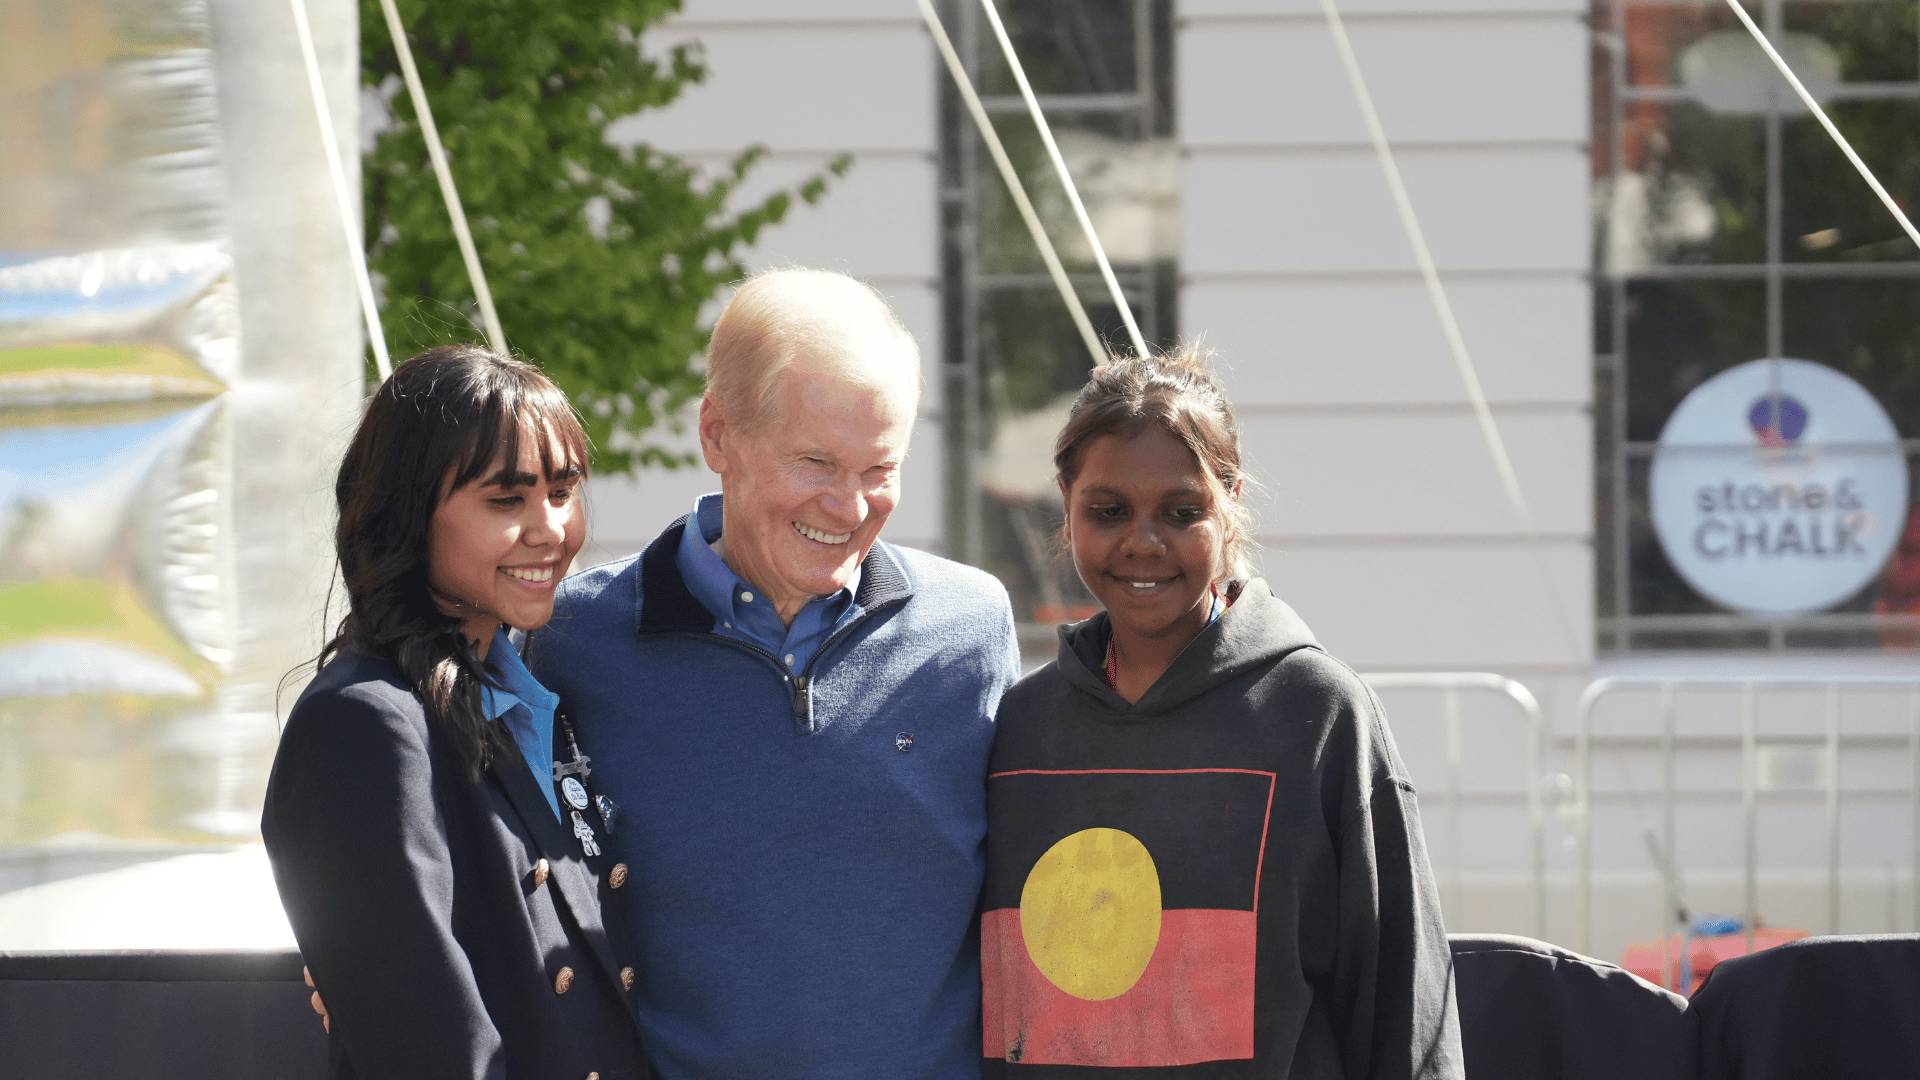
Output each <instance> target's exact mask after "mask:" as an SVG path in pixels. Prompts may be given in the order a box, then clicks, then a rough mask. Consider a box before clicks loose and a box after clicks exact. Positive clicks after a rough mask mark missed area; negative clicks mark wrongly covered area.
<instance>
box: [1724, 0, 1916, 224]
mask: <svg viewBox="0 0 1920 1080" xmlns="http://www.w3.org/2000/svg"><path fill="white" fill-rule="evenodd" d="M1727 6H1728V7H1730V8H1732V9H1733V13H1734V14H1735V15H1737V16H1739V18H1740V22H1741V23H1742V24H1743V25H1745V26H1746V28H1747V32H1748V33H1750V34H1752V35H1753V40H1754V41H1756V42H1758V43H1759V44H1760V48H1761V50H1762V51H1764V52H1765V53H1766V54H1767V58H1768V59H1769V60H1772V61H1773V66H1774V67H1776V68H1779V69H1780V74H1781V75H1783V76H1785V77H1786V80H1787V82H1788V83H1789V84H1791V85H1792V86H1793V92H1794V93H1796V94H1799V95H1800V100H1801V101H1804V102H1806V104H1807V108H1809V109H1812V110H1813V115H1814V117H1815V118H1816V119H1818V120H1819V121H1820V126H1821V127H1824V128H1826V129H1827V134H1829V135H1831V136H1833V141H1834V142H1836V143H1838V144H1839V146H1840V152H1841V153H1843V154H1845V155H1847V160H1848V161H1851V162H1853V167H1854V168H1855V169H1858V170H1859V171H1860V177H1861V179H1863V180H1865V181H1866V182H1867V186H1868V187H1870V188H1872V189H1873V193H1874V194H1875V195H1878V196H1880V202H1881V204H1882V205H1884V206H1885V207H1886V208H1887V210H1888V212H1889V213H1891V214H1893V216H1894V220H1896V221H1898V222H1899V223H1900V227H1901V228H1903V229H1905V230H1906V231H1907V239H1909V240H1912V241H1913V243H1914V246H1915V247H1920V230H1916V229H1915V228H1914V227H1913V222H1912V221H1910V220H1908V218H1907V213H1906V211H1904V210H1902V209H1900V204H1899V203H1897V202H1895V201H1894V200H1893V196H1891V195H1889V194H1887V189H1886V188H1884V187H1882V186H1880V181H1879V180H1878V179H1877V178H1876V177H1875V176H1874V175H1873V170H1872V169H1869V168H1867V163H1866V162H1864V161H1862V160H1860V155H1859V154H1856V153H1854V152H1853V144H1852V143H1849V142H1848V141H1847V137H1846V136H1845V135H1842V134H1840V129H1839V128H1838V127H1835V126H1834V123H1833V121H1832V119H1830V118H1829V117H1828V116H1827V110H1825V109H1823V108H1821V107H1820V103H1819V102H1817V101H1815V100H1813V95H1812V94H1810V93H1808V92H1807V88H1806V86H1805V85H1804V84H1802V83H1801V82H1800V77H1799V76H1798V75H1795V74H1794V73H1793V69H1792V68H1790V67H1788V66H1787V61H1786V59H1785V58H1784V57H1782V56H1781V55H1780V53H1779V51H1778V50H1776V49H1775V48H1774V47H1773V42H1771V41H1768V40H1767V35H1766V34H1765V33H1764V32H1763V31H1762V30H1761V29H1760V27H1759V24H1757V23H1755V22H1754V21H1753V16H1751V15H1749V14H1747V9H1746V8H1744V7H1741V6H1740V0H1727Z"/></svg>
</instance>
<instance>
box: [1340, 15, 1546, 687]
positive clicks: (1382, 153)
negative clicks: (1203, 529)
mask: <svg viewBox="0 0 1920 1080" xmlns="http://www.w3.org/2000/svg"><path fill="white" fill-rule="evenodd" d="M1320 11H1321V13H1322V14H1323V15H1325V16H1326V20H1327V27H1328V29H1330V30H1332V31H1333V43H1334V47H1335V48H1336V49H1337V50H1338V51H1339V53H1340V63H1341V65H1342V66H1343V67H1345V68H1346V72H1347V81H1348V82H1349V83H1350V84H1351V86H1352V89H1353V96H1354V100H1355V101H1356V102H1357V103H1358V104H1359V106H1360V118H1361V120H1362V121H1364V122H1365V124H1366V127H1367V135H1368V137H1369V138H1370V139H1371V140H1372V141H1373V152H1374V156H1375V157H1376V158H1378V159H1379V162H1380V172H1381V174H1382V175H1383V176H1384V177H1385V178H1386V181H1387V191H1388V193H1389V194H1390V195H1391V196H1392V197H1393V206H1394V209H1395V210H1396V211H1398V213H1399V215H1400V226H1401V228H1402V229H1403V230H1405V232H1406V236H1407V244H1408V246H1409V247H1411V248H1413V260H1414V262H1415V264H1416V265H1418V266H1419V268H1420V278H1421V280H1422V281H1424V282H1425V283H1426V287H1427V299H1428V300H1429V301H1431V302H1432V304H1433V311H1434V314H1435V315H1436V316H1437V317H1438V318H1439V320H1440V333H1441V336H1442V337H1444V338H1445V339H1446V343H1447V352H1448V353H1449V354H1450V355H1451V356H1452V357H1453V366H1454V370H1455V371H1456V372H1458V374H1459V376H1460V382H1461V383H1462V384H1463V385H1464V386H1465V387H1466V391H1467V400H1468V401H1469V402H1470V403H1471V404H1472V406H1473V416H1474V419H1475V420H1476V421H1477V422H1478V423H1479V425H1480V437H1481V440H1482V441H1484V442H1485V443H1486V446H1487V453H1488V455H1489V456H1491V457H1492V458H1493V470H1494V472H1495V473H1496V474H1497V475H1498V476H1499V479H1500V486H1501V488H1502V489H1503V490H1504V491H1505V492H1506V496H1507V504H1508V505H1509V506H1510V507H1512V509H1513V516H1514V517H1515V518H1516V519H1518V520H1519V523H1520V527H1521V530H1522V531H1523V532H1524V533H1525V535H1526V538H1527V547H1528V549H1529V550H1530V551H1531V552H1532V553H1533V556H1534V559H1535V561H1536V562H1537V563H1538V565H1539V569H1540V575H1541V578H1542V580H1543V583H1544V584H1545V586H1546V593H1547V601H1548V603H1549V604H1550V605H1551V606H1552V608H1553V614H1554V621H1555V623H1556V626H1557V628H1558V629H1559V631H1560V633H1561V635H1562V637H1563V638H1564V639H1565V643H1566V645H1567V647H1568V648H1569V649H1571V650H1573V652H1574V653H1575V655H1578V654H1579V653H1580V651H1581V650H1580V647H1579V636H1578V635H1577V634H1575V633H1574V631H1573V624H1572V620H1571V619H1570V617H1569V616H1568V614H1567V608H1566V605H1565V604H1564V603H1562V602H1561V599H1560V590H1559V588H1558V586H1556V585H1555V584H1554V580H1553V574H1552V572H1551V571H1550V570H1549V568H1548V567H1547V563H1546V557H1545V556H1544V555H1543V554H1542V553H1541V551H1540V544H1539V540H1540V534H1539V530H1538V529H1537V528H1536V527H1535V525H1534V521H1533V510H1532V509H1531V508H1530V507H1529V506H1528V505H1527V495H1526V492H1525V491H1524V490H1522V489H1521V487H1520V477H1519V475H1518V474H1517V473H1515V472H1514V468H1513V459H1512V457H1511V456H1509V455H1508V453H1507V444H1506V440H1505V439H1503V438H1501V437H1500V426H1499V425H1498V424H1496V423H1495V422H1494V419H1493V410H1492V409H1491V408H1490V407H1488V405H1487V394H1486V390H1485V389H1484V388H1483V387H1482V386H1481V384H1480V373H1479V371H1478V370H1477V369H1476V368H1475V367H1474V363H1473V356H1472V354H1470V353H1469V352H1468V351H1467V340H1466V337H1465V336H1464V335H1462V334H1461V333H1460V323H1459V321H1458V320H1457V319H1455V318H1454V314H1453V304H1452V302H1451V301H1449V300H1448V298H1447V290H1446V286H1445V285H1443V284H1442V283H1441V281H1440V271H1439V268H1438V267H1436V266H1435V265H1434V262H1433V253H1432V252H1431V251H1430V250H1428V248H1427V238H1426V233H1425V232H1424V231H1423V230H1422V229H1421V228H1420V219H1419V217H1418V216H1417V215H1415V213H1414V211H1413V200H1412V199H1410V198H1409V197H1408V196H1407V186H1406V184H1405V182H1404V181H1403V180H1402V179H1401V176H1400V166H1399V165H1398V164H1397V163H1396V162H1395V161H1394V157H1393V147H1392V146H1391V145H1389V144H1388V142H1387V132H1386V129H1385V128H1384V127H1382V126H1381V124H1380V114H1379V113H1378V112H1377V111H1376V110H1375V109H1374V107H1373V95H1372V94H1371V93H1369V92H1368V90H1367V81H1366V77H1365V76H1363V75H1362V74H1361V72H1360V61H1359V58H1358V57H1356V56H1355V55H1354V52H1353V43H1352V42H1351V41H1349V40H1348V39H1347V27H1346V24H1345V23H1344V22H1343V21H1342V20H1341V18H1340V10H1339V9H1338V8H1337V7H1335V6H1334V2H1333V0H1320Z"/></svg>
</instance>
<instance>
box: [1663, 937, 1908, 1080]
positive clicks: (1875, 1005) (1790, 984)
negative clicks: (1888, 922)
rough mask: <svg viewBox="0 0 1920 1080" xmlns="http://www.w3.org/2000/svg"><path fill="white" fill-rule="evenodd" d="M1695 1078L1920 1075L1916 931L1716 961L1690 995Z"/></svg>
mask: <svg viewBox="0 0 1920 1080" xmlns="http://www.w3.org/2000/svg"><path fill="white" fill-rule="evenodd" d="M1692 1016H1693V1020H1694V1023H1695V1024H1696V1025H1697V1027H1698V1029H1699V1040H1700V1073H1699V1075H1700V1077H1701V1080H1722V1078H1726V1080H1733V1078H1735V1077H1738V1078H1740V1080H1786V1078H1788V1077H1795V1078H1798V1077H1826V1076H1843V1077H1847V1078H1848V1080H1873V1078H1876V1077H1912V1076H1916V1075H1920V935H1911V934H1899V935H1886V936H1874V937H1819V938H1807V939H1805V940H1803V941H1794V942H1789V943H1788V944H1785V945H1781V946H1777V947H1775V948H1772V949H1768V950H1766V951H1765V952H1758V953H1755V954H1753V955H1752V956H1741V957H1736V958H1734V959H1731V960H1723V961H1721V962H1720V964H1718V965H1717V966H1716V967H1715V968H1714V969H1713V973H1712V974H1711V975H1709V976H1707V981H1706V983H1705V984H1704V985H1702V986H1701V987H1700V989H1699V990H1698V991H1697V992H1696V993H1695V994H1694V995H1693V1006H1692Z"/></svg>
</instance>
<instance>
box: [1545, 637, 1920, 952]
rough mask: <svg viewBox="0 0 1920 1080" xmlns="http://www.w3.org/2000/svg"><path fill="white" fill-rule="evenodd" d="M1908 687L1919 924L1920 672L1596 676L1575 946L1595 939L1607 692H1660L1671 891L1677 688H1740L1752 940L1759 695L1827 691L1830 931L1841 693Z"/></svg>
mask: <svg viewBox="0 0 1920 1080" xmlns="http://www.w3.org/2000/svg"><path fill="white" fill-rule="evenodd" d="M1900 688H1905V689H1906V691H1907V717H1908V729H1907V753H1908V756H1909V758H1910V768H1911V775H1912V777H1913V786H1912V787H1911V788H1910V790H1909V795H1908V802H1909V811H1910V814H1911V816H1912V819H1913V828H1914V831H1913V845H1914V846H1913V871H1914V917H1915V919H1916V925H1920V675H1910V676H1909V675H1884V676H1852V677H1841V678H1794V677H1754V678H1742V677H1725V678H1715V677H1671V678H1669V677H1609V678H1603V679H1597V680H1595V681H1594V682H1593V683H1591V684H1589V685H1588V686H1587V689H1586V691H1585V692H1584V693H1582V694H1581V695H1580V704H1579V705H1578V706H1577V708H1576V710H1575V729H1574V730H1575V743H1574V759H1575V760H1574V769H1575V778H1574V783H1575V784H1576V789H1575V800H1576V802H1575V805H1576V807H1577V809H1578V819H1577V820H1578V822H1579V828H1578V832H1577V835H1576V840H1575V843H1576V863H1575V865H1576V867H1577V874H1578V878H1577V881H1576V882H1575V888H1574V904H1575V908H1574V948H1575V949H1577V950H1579V951H1581V952H1585V951H1587V950H1588V949H1589V948H1590V947H1591V940H1590V932H1591V928H1592V902H1593V843H1592V840H1593V816H1592V812H1591V811H1592V805H1593V715H1594V709H1595V706H1597V705H1598V704H1599V702H1600V701H1601V699H1603V698H1605V697H1606V696H1607V695H1609V694H1612V693H1615V692H1617V691H1620V690H1627V689H1633V690H1649V689H1652V690H1658V691H1659V692H1660V698H1659V702H1660V714H1661V734H1660V758H1661V799H1662V822H1661V824H1662V828H1663V829H1664V837H1663V843H1664V845H1665V852H1664V853H1663V858H1662V859H1661V865H1660V874H1661V878H1662V882H1663V884H1664V886H1665V892H1664V896H1666V897H1672V896H1674V895H1675V894H1676V890H1677V889H1678V880H1677V872H1676V869H1675V867H1676V862H1677V857H1676V855H1675V840H1676V834H1677V822H1676V820H1675V816H1674V791H1675V782H1674V739H1675V729H1676V727H1677V724H1678V705H1677V701H1676V695H1677V694H1678V692H1679V691H1681V690H1716V691H1727V692H1738V693H1739V695H1740V811H1741V819H1742V822H1743V825H1742V832H1743V841H1744V855H1743V866H1744V881H1743V885H1744V889H1745V892H1744V906H1745V909H1746V910H1745V912H1744V918H1743V920H1742V921H1743V922H1744V923H1745V926H1746V935H1747V948H1748V949H1749V950H1751V949H1752V947H1753V934H1754V929H1755V927H1756V925H1757V922H1758V915H1759V907H1760V885H1759V841H1758V830H1757V829H1756V820H1757V818H1758V808H1759V780H1758V775H1757V772H1758V770H1757V765H1756V762H1757V760H1758V753H1757V744H1758V733H1759V714H1760V709H1759V698H1760V692H1761V691H1762V690H1763V689H1767V690H1780V689H1793V690H1824V691H1825V708H1824V713H1825V716H1824V719H1825V742H1824V745H1825V748H1826V755H1827V756H1826V762H1827V766H1826V769H1825V776H1824V777H1823V778H1822V784H1823V788H1824V794H1825V796H1826V826H1827V844H1826V847H1827V851H1826V855H1827V921H1828V926H1827V932H1828V933H1833V932H1835V931H1837V929H1838V920H1839V911H1840V756H1839V748H1840V727H1841V716H1840V695H1841V693H1842V692H1843V691H1846V690H1874V689H1881V690H1890V689H1900Z"/></svg>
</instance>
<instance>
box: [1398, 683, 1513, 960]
mask: <svg viewBox="0 0 1920 1080" xmlns="http://www.w3.org/2000/svg"><path fill="white" fill-rule="evenodd" d="M1360 677H1361V678H1362V679H1364V680H1366V682H1367V685H1369V686H1371V687H1373V688H1374V689H1375V690H1437V691H1439V692H1440V710H1441V717H1442V721H1443V724H1444V730H1445V739H1446V782H1445V785H1444V787H1443V788H1442V790H1441V801H1440V807H1441V815H1442V818H1443V820H1444V821H1445V822H1446V829H1447V848H1448V850H1447V863H1448V865H1447V869H1446V881H1447V884H1448V891H1449V893H1450V895H1451V897H1452V899H1453V900H1454V902H1458V899H1459V897H1460V850H1461V847H1460V758H1461V754H1460V692H1461V691H1462V690H1485V691H1491V692H1493V693H1497V694H1502V695H1504V696H1506V697H1507V698H1508V699H1510V700H1511V701H1513V703H1514V704H1516V705H1518V706H1519V707H1520V714H1521V726H1522V728H1524V729H1525V733H1526V740H1527V748H1526V765H1525V768H1526V771H1527V828H1528V830H1529V832H1528V842H1529V843H1530V845H1531V846H1532V849H1533V850H1532V889H1533V895H1532V899H1533V936H1534V937H1545V936H1546V931H1547V840H1546V810H1545V806H1544V802H1543V796H1542V793H1541V790H1540V786H1541V782H1542V777H1541V737H1542V724H1541V719H1540V703H1539V702H1538V701H1537V700H1535V699H1534V696H1533V692H1532V691H1530V690H1528V689H1527V688H1526V687H1525V686H1524V685H1522V684H1520V683H1519V682H1516V681H1514V680H1513V679H1509V678H1507V677H1506V676H1504V675H1496V674H1493V673H1492V672H1486V671H1389V672H1375V673H1372V674H1362V675H1361V676H1360ZM1424 817H1425V815H1422V818H1423V819H1424Z"/></svg>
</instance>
